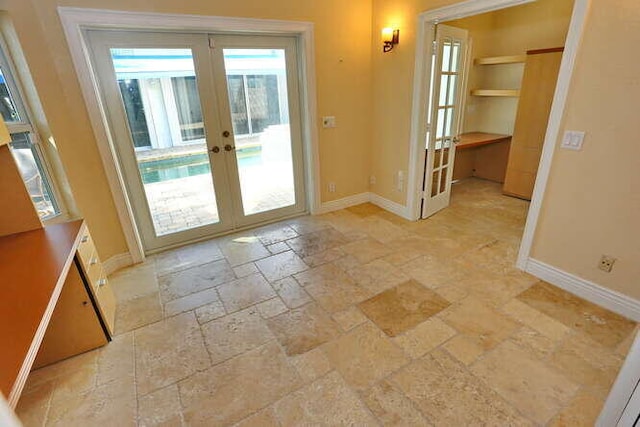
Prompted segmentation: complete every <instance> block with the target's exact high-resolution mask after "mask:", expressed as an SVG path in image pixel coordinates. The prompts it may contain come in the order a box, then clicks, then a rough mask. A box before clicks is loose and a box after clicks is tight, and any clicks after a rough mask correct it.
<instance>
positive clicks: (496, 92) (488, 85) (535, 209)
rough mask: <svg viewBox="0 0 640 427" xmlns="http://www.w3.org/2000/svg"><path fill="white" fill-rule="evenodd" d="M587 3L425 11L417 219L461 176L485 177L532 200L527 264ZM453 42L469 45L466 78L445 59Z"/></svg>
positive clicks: (417, 113) (522, 263)
mask: <svg viewBox="0 0 640 427" xmlns="http://www.w3.org/2000/svg"><path fill="white" fill-rule="evenodd" d="M480 3H482V4H480ZM523 3H524V4H523ZM574 3H575V5H574ZM574 6H575V7H574ZM585 6H586V3H585V2H584V1H583V0H577V1H575V2H574V1H573V0H563V1H559V2H553V1H548V0H540V1H536V2H528V1H525V2H521V1H520V2H519V1H508V0H506V1H502V2H489V1H486V2H479V4H478V5H476V6H473V7H472V6H471V5H467V4H460V5H453V6H450V7H448V8H443V9H439V10H436V11H432V12H425V13H424V14H423V15H422V17H423V19H424V20H423V21H422V22H423V27H422V28H421V31H422V34H423V39H421V40H422V43H423V45H422V47H420V46H419V47H418V49H419V54H418V61H417V65H416V67H417V68H416V71H417V73H416V74H417V76H416V101H415V102H414V131H413V134H414V144H416V145H414V150H422V152H419V151H418V152H412V157H413V159H415V161H416V163H415V164H414V162H413V161H412V162H411V164H412V165H415V166H414V167H415V171H416V172H415V174H413V175H412V176H415V178H416V181H417V182H416V193H410V201H409V202H410V205H411V206H412V209H415V211H414V212H416V214H415V217H417V218H427V217H429V216H431V215H433V214H435V213H436V212H439V211H441V210H442V209H444V208H446V207H447V206H448V205H449V203H450V200H451V197H452V195H453V198H454V200H455V192H456V188H460V186H459V185H458V184H453V183H454V182H460V183H462V182H465V181H469V180H482V181H483V182H486V183H488V184H491V185H493V186H494V187H496V189H495V190H496V191H497V192H498V193H500V194H504V195H508V196H516V197H518V198H520V199H526V200H532V205H531V209H529V212H528V215H527V214H526V213H525V216H527V221H526V225H525V226H524V235H523V238H522V244H521V246H520V252H519V256H518V266H519V267H520V268H523V269H524V268H526V262H527V260H528V257H529V251H530V248H531V242H532V240H533V233H534V230H535V226H536V222H537V217H538V214H539V212H540V206H541V199H542V195H543V194H544V186H545V185H546V179H547V177H548V172H549V168H550V163H551V157H552V153H553V148H554V145H555V140H556V138H557V135H558V133H559V128H560V120H561V117H562V113H563V109H564V101H565V99H566V93H567V91H568V82H569V81H570V77H571V72H572V66H573V65H572V64H573V61H574V60H575V55H576V51H577V44H578V41H579V38H580V32H581V26H582V25H583V22H584V21H583V19H584V17H583V16H582V15H583V13H584V9H585ZM452 32H455V33H456V35H455V36H454V37H452V35H451V33H452ZM439 34H442V35H440V36H439ZM565 42H566V43H567V44H568V51H567V54H563V47H564V45H565ZM432 43H433V46H432ZM448 46H460V51H459V52H458V57H457V58H456V61H457V63H458V64H460V66H462V64H464V69H460V70H453V71H457V72H459V74H461V75H462V76H464V77H463V79H462V81H455V80H452V79H457V80H460V79H459V77H457V76H456V77H453V76H451V71H452V70H450V69H449V70H448V69H445V67H444V66H445V65H448V64H450V63H451V62H450V61H447V60H443V59H442V58H441V57H440V56H444V55H445V54H446V53H449V54H451V52H453V50H451V49H449V48H448ZM465 46H466V47H465ZM420 52H426V53H427V55H425V54H424V53H420ZM432 53H433V56H431V54H432ZM550 58H551V59H550ZM448 66H450V65H448ZM432 70H433V73H432ZM418 71H419V73H418ZM558 79H559V80H558ZM419 82H421V83H419ZM454 82H455V84H454ZM557 82H558V83H557ZM556 83H557V88H556ZM421 88H428V89H427V90H424V89H421ZM556 89H557V90H556ZM449 109H450V111H451V112H452V113H448V110H449ZM420 141H424V142H423V143H421V142H420ZM420 145H422V147H420ZM423 156H424V157H423ZM539 167H540V170H541V173H540V174H538V173H537V172H538V168H539ZM445 170H446V172H445ZM410 174H411V171H410ZM538 175H539V176H538ZM536 180H537V181H538V185H537V186H536V187H535V188H534V184H535V183H536ZM452 193H453V194H452ZM412 194H416V196H415V197H416V199H412V197H411V195H412ZM504 197H507V196H504ZM521 235H522V234H521Z"/></svg>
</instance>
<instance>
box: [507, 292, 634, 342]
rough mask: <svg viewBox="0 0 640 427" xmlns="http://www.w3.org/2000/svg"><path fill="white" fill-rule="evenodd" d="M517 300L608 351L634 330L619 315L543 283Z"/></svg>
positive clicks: (522, 294) (630, 322) (632, 324)
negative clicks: (578, 332)
mask: <svg viewBox="0 0 640 427" xmlns="http://www.w3.org/2000/svg"><path fill="white" fill-rule="evenodd" d="M518 299H519V300H520V301H522V302H524V303H525V304H527V305H529V306H531V307H533V308H535V309H537V310H539V311H541V312H543V313H544V314H546V315H547V316H549V317H552V318H554V319H556V320H557V321H559V322H561V323H562V324H564V325H565V326H568V327H570V328H572V329H576V330H580V331H582V332H583V333H584V334H586V335H588V336H589V337H590V338H591V339H593V340H594V341H596V342H599V343H601V344H603V345H605V346H607V347H610V348H615V347H616V346H618V345H619V344H620V343H621V342H622V341H624V340H625V338H627V336H629V334H630V333H631V332H632V331H633V330H634V329H635V326H636V324H635V323H634V322H632V321H630V320H627V319H625V318H624V317H622V316H620V315H617V314H615V313H612V312H609V311H607V310H605V309H604V308H601V307H598V306H597V305H595V304H592V303H590V302H588V301H585V300H583V299H581V298H578V297H576V296H574V295H571V294H570V293H568V292H566V291H564V290H562V289H560V288H556V287H555V286H552V285H550V284H548V283H544V282H538V283H537V284H535V285H534V286H532V287H530V288H529V289H527V290H526V291H524V292H522V293H521V294H520V295H519V296H518Z"/></svg>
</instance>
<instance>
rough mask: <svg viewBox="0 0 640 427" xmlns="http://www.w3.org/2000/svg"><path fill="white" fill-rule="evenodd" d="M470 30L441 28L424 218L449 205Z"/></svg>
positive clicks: (434, 85)
mask: <svg viewBox="0 0 640 427" xmlns="http://www.w3.org/2000/svg"><path fill="white" fill-rule="evenodd" d="M467 38H468V35H467V31H466V30H461V29H458V28H453V27H448V26H446V25H438V26H437V32H436V51H435V58H434V61H433V63H432V64H433V65H432V78H431V84H432V88H431V97H430V100H429V102H430V106H429V110H428V111H429V114H430V125H429V131H428V132H427V146H426V156H427V161H426V163H425V164H426V167H425V180H424V182H425V189H424V195H423V199H424V203H423V208H422V218H427V217H429V216H431V215H433V214H434V213H436V212H438V211H439V210H441V209H443V208H445V207H447V206H448V205H449V200H450V197H451V179H452V177H453V164H454V160H455V151H456V150H455V141H456V140H457V139H458V137H459V134H460V126H461V110H462V105H461V104H462V98H463V97H462V90H461V89H462V87H463V79H464V77H465V65H466V64H465V63H466V57H467V53H466V52H467Z"/></svg>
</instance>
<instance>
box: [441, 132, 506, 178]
mask: <svg viewBox="0 0 640 427" xmlns="http://www.w3.org/2000/svg"><path fill="white" fill-rule="evenodd" d="M510 144H511V136H510V135H502V134H496V133H485V132H469V133H463V134H461V135H460V141H459V142H458V143H457V144H456V158H455V163H454V167H453V179H454V181H457V180H460V179H464V178H469V177H472V176H475V177H478V178H482V179H487V180H490V181H495V182H500V183H502V182H504V177H505V174H506V171H507V160H508V158H509V147H510Z"/></svg>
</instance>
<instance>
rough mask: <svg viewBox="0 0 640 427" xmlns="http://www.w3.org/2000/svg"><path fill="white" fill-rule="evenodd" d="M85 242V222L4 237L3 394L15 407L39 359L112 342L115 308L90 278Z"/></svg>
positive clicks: (0, 309) (0, 292) (0, 275)
mask: <svg viewBox="0 0 640 427" xmlns="http://www.w3.org/2000/svg"><path fill="white" fill-rule="evenodd" d="M83 242H90V236H89V234H88V230H87V228H86V225H85V224H84V222H83V221H75V222H70V223H66V224H58V225H51V226H47V227H44V228H40V229H37V230H33V231H26V232H23V233H17V234H12V235H8V236H4V237H0V254H2V256H1V257H0V349H1V350H0V390H1V391H2V393H3V394H4V395H5V396H8V399H9V404H10V405H11V406H12V407H15V405H16V403H17V401H18V398H19V397H20V393H21V392H22V388H23V387H24V384H25V381H26V379H27V376H28V375H29V371H30V370H31V368H32V366H33V365H34V362H35V361H36V356H37V357H38V359H42V363H41V364H42V365H44V364H47V363H52V362H54V361H56V360H59V359H62V358H65V357H69V356H71V355H74V354H78V353H81V352H83V351H87V350H89V349H91V348H96V347H99V346H100V345H104V344H106V343H107V342H108V340H109V339H110V331H109V327H108V323H109V322H112V321H113V319H112V313H111V309H110V307H109V306H108V301H107V300H105V299H102V301H101V300H100V296H99V295H98V293H99V291H98V288H99V285H98V286H93V285H92V284H91V282H90V280H89V279H88V277H89V275H88V272H87V271H86V269H85V266H84V264H83V262H82V260H81V259H80V258H81V253H80V251H79V247H80V246H81V245H82V244H83ZM85 252H87V251H85ZM89 253H90V254H92V253H93V252H91V251H89ZM95 259H96V260H97V258H95ZM96 264H97V261H96ZM100 268H102V267H101V266H100ZM100 283H102V282H100ZM104 283H106V282H104ZM108 292H109V293H111V289H108ZM111 295H112V293H111ZM111 298H112V296H111ZM105 301H106V302H107V303H106V304H104V302H105ZM113 308H114V309H115V305H114V306H113ZM45 347H46V351H45ZM41 348H42V351H41V352H40V354H38V353H39V350H40V349H41ZM45 353H46V354H45Z"/></svg>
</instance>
